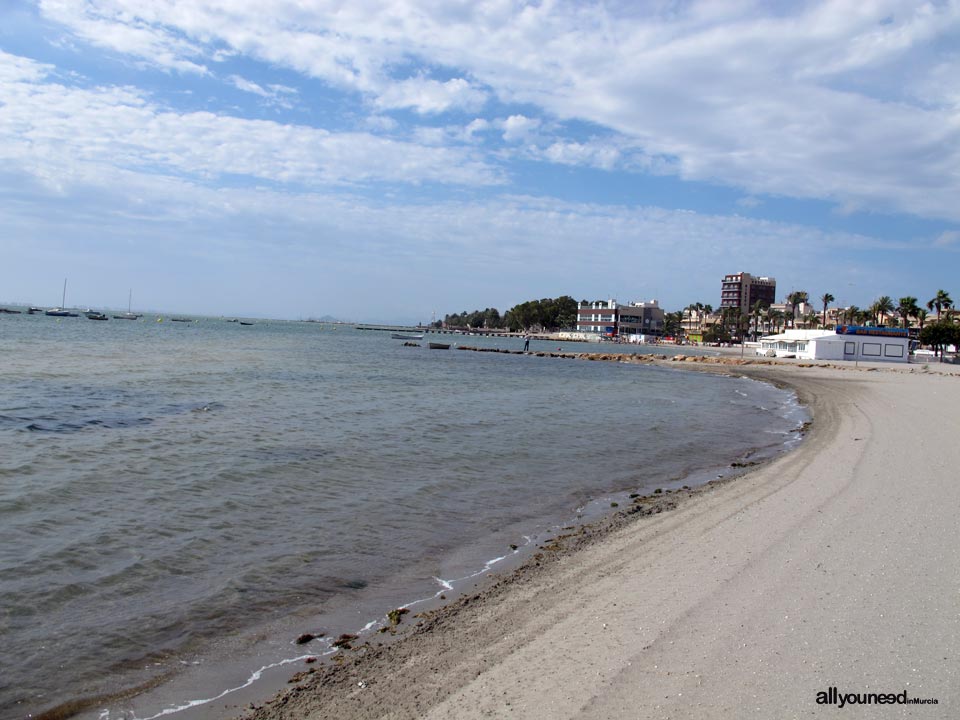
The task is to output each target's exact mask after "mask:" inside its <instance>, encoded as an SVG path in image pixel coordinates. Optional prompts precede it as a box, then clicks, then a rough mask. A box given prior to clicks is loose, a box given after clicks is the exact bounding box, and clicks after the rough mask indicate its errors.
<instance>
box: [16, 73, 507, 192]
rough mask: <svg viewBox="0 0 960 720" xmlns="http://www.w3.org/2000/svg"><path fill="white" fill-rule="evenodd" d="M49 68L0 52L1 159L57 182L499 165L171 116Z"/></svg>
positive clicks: (449, 172)
mask: <svg viewBox="0 0 960 720" xmlns="http://www.w3.org/2000/svg"><path fill="white" fill-rule="evenodd" d="M45 71H46V69H45V68H44V67H43V66H40V65H38V64H31V63H25V62H24V61H23V60H22V59H21V58H16V57H14V56H10V55H7V54H0V77H4V78H7V79H8V81H7V82H4V83H2V84H0V157H2V158H3V160H4V162H6V163H9V164H11V165H13V166H17V167H22V168H25V169H27V170H28V171H29V172H31V173H32V174H33V175H35V176H36V177H40V178H45V179H46V180H47V181H48V182H49V183H52V184H56V185H63V184H66V183H69V182H70V181H71V178H84V179H89V177H90V175H91V174H102V175H104V176H110V175H111V174H112V173H113V172H114V170H115V169H116V168H124V169H128V170H137V171H140V172H145V173H164V174H173V175H178V174H185V175H189V176H193V177H196V178H200V179H204V180H210V179H213V178H220V177H224V176H228V175H234V176H240V177H247V178H250V179H259V180H266V181H273V182H279V183H301V184H305V185H308V186H317V185H331V184H342V183H357V182H367V181H385V182H401V183H422V182H440V183H451V184H460V185H489V184H496V183H499V182H501V178H500V174H499V171H498V170H496V169H495V168H493V167H491V166H489V165H487V164H486V163H484V162H483V161H482V160H480V159H478V158H477V157H475V156H474V155H472V154H471V151H469V150H460V149H456V148H443V147H427V146H424V145H417V144H414V143H410V142H400V141H395V140H390V139H386V138H382V137H378V136H375V135H371V134H368V133H361V132H355V133H331V132H327V131H325V130H319V129H316V128H310V127H304V126H296V125H282V124H280V123H277V122H267V121H255V120H245V119H242V118H236V117H230V116H224V115H216V114H213V113H209V112H189V113H177V112H172V111H170V110H166V109H163V108H161V107H158V106H156V105H154V104H152V103H151V102H150V101H149V100H148V99H147V98H145V97H143V96H142V95H141V94H139V93H138V92H137V91H136V90H133V89H130V88H95V89H91V90H83V89H76V88H70V87H67V86H65V85H61V84H56V83H49V82H46V83H41V82H39V80H40V79H41V78H42V77H43V74H44V72H45Z"/></svg>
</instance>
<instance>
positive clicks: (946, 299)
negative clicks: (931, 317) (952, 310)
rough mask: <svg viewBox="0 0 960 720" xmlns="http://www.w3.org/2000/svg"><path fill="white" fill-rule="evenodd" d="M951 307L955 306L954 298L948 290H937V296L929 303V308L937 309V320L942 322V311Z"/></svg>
mask: <svg viewBox="0 0 960 720" xmlns="http://www.w3.org/2000/svg"><path fill="white" fill-rule="evenodd" d="M949 307H953V300H951V299H950V296H949V295H948V294H947V291H946V290H937V294H936V296H934V298H933V299H932V300H930V302H928V303H927V310H933V309H934V308H936V309H937V322H940V311H941V310H943V309H944V308H949Z"/></svg>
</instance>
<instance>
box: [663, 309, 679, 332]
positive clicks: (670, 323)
mask: <svg viewBox="0 0 960 720" xmlns="http://www.w3.org/2000/svg"><path fill="white" fill-rule="evenodd" d="M682 330H683V311H682V310H681V311H679V312H675V313H672V312H669V313H664V315H663V334H664V335H671V336H673V337H677V336H679V335H680V334H681V331H682Z"/></svg>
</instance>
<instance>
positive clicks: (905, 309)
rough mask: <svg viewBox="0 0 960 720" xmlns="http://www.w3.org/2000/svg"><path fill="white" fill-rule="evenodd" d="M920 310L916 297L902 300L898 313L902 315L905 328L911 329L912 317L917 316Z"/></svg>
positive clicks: (898, 305)
mask: <svg viewBox="0 0 960 720" xmlns="http://www.w3.org/2000/svg"><path fill="white" fill-rule="evenodd" d="M919 309H920V308H919V307H917V299H916V298H915V297H910V296H909V295H908V296H907V297H902V298H900V302H899V303H898V304H897V313H898V314H899V315H900V318H901V320H903V326H904V327H905V328H908V327H910V318H911V316H916V314H917V310H919Z"/></svg>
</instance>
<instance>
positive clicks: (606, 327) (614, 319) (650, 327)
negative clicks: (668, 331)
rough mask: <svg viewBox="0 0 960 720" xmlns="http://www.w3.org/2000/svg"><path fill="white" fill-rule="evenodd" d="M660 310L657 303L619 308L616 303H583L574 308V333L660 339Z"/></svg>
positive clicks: (643, 303)
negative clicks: (575, 329)
mask: <svg viewBox="0 0 960 720" xmlns="http://www.w3.org/2000/svg"><path fill="white" fill-rule="evenodd" d="M663 321H664V314H663V309H662V308H661V307H660V305H659V304H658V303H657V301H656V300H651V301H649V302H634V303H629V304H627V305H620V304H618V303H617V301H616V300H594V301H593V302H588V301H584V302H581V303H580V306H579V307H578V308H577V330H579V331H580V332H587V333H597V334H600V335H609V336H619V335H662V334H663Z"/></svg>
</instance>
